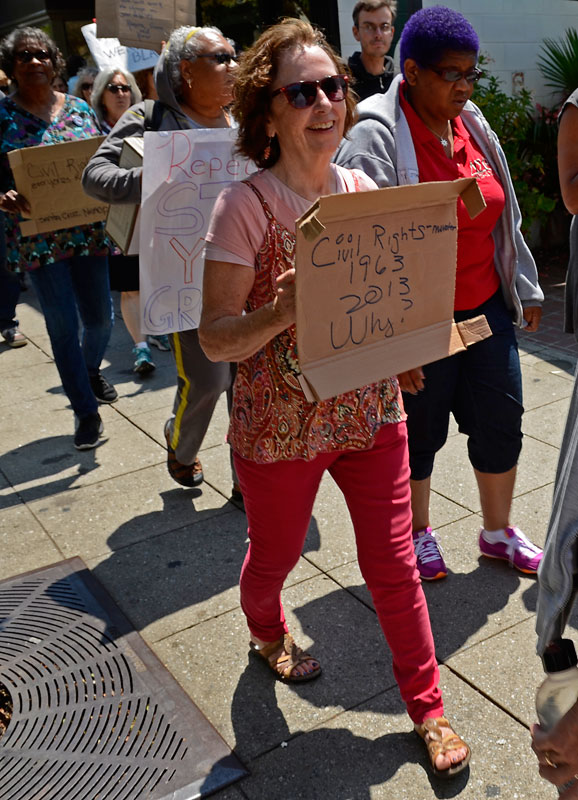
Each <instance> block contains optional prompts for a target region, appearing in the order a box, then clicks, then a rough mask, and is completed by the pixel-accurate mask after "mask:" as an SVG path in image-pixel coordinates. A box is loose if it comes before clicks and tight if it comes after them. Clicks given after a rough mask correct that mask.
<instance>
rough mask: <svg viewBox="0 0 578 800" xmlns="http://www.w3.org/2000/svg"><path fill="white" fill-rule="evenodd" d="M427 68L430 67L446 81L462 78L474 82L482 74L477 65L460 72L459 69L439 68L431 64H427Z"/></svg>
mask: <svg viewBox="0 0 578 800" xmlns="http://www.w3.org/2000/svg"><path fill="white" fill-rule="evenodd" d="M428 69H431V71H432V72H435V74H436V75H439V76H440V78H443V80H444V81H447V82H448V83H457V82H458V81H461V80H463V79H464V78H465V80H467V82H468V83H475V82H476V81H479V80H480V78H481V77H482V75H483V74H484V73H483V72H482V70H481V69H479V68H478V67H473V68H472V69H469V70H468V71H467V72H461V71H460V70H459V69H439V68H438V67H432V66H429V67H428Z"/></svg>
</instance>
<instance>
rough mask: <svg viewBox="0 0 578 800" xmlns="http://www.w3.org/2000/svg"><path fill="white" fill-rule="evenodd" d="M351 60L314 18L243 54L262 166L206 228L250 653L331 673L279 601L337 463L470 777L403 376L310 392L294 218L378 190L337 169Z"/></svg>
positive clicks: (447, 753)
mask: <svg viewBox="0 0 578 800" xmlns="http://www.w3.org/2000/svg"><path fill="white" fill-rule="evenodd" d="M344 72H345V68H344V65H343V62H342V61H341V60H340V59H339V58H338V56H337V55H336V54H335V53H334V52H333V50H332V49H331V48H330V46H329V45H328V44H327V42H326V41H325V39H324V37H323V35H322V34H321V33H320V32H318V31H316V30H314V29H313V28H312V27H311V26H310V25H309V24H307V23H305V22H301V21H299V20H285V21H284V22H283V23H280V24H278V25H275V26H273V27H272V28H271V29H269V30H268V31H266V32H265V33H264V34H263V35H262V36H261V37H260V38H259V40H258V41H257V42H256V43H255V45H254V46H253V47H252V48H251V49H250V50H249V51H248V52H247V53H246V54H245V55H244V56H243V57H242V59H241V65H240V68H239V71H238V76H237V84H236V92H235V97H236V101H235V104H234V109H233V113H234V114H235V116H236V118H237V119H238V120H239V125H240V129H239V133H240V136H239V150H240V152H241V153H242V154H243V155H246V156H248V157H249V158H253V159H254V160H255V161H256V163H257V165H258V166H260V167H261V168H262V170H261V171H260V172H258V173H257V174H256V175H253V176H251V178H249V179H248V180H247V181H244V182H242V183H238V184H235V185H232V186H230V187H229V188H227V189H225V190H224V192H223V193H222V194H221V195H220V197H219V199H218V200H217V203H216V206H215V210H214V213H213V216H212V219H211V223H210V227H209V233H208V234H207V242H208V247H207V254H206V256H207V260H206V265H205V284H204V301H203V314H202V318H201V326H200V329H199V336H200V341H201V345H202V347H203V348H204V350H205V352H206V353H207V355H208V357H209V358H210V359H212V360H214V361H238V362H239V364H238V371H237V377H236V380H235V384H234V390H233V408H232V411H231V423H230V428H229V442H230V443H231V445H232V447H233V450H234V454H235V467H236V470H237V474H238V477H239V482H240V484H241V490H242V492H243V497H244V500H245V509H246V512H247V518H248V523H249V539H250V545H249V549H248V552H247V556H246V559H245V563H244V565H243V569H242V573H241V605H242V608H243V611H244V612H245V615H246V617H247V621H248V626H249V630H250V633H251V640H250V648H251V650H252V651H253V652H254V653H256V654H258V655H259V656H261V657H262V658H263V659H265V661H266V663H267V664H268V665H269V666H270V667H271V669H272V670H273V671H274V673H275V675H276V676H277V677H279V678H281V679H282V680H285V681H304V680H310V679H312V678H316V677H317V676H318V675H319V674H320V672H321V667H320V665H319V662H318V661H317V660H316V659H315V658H313V656H311V655H309V654H308V653H305V652H304V651H303V650H302V649H301V648H299V647H298V646H297V645H296V644H295V642H294V641H293V639H292V637H291V635H290V634H289V633H288V630H287V625H286V623H285V616H284V612H283V607H282V604H281V599H280V592H281V589H282V586H283V583H284V581H285V579H286V577H287V575H288V574H289V572H290V571H291V570H292V569H293V567H294V566H295V564H296V563H297V561H298V559H299V557H300V555H301V551H302V548H303V543H304V540H305V536H306V533H307V529H308V526H309V520H310V518H311V511H312V507H313V503H314V500H315V496H316V494H317V489H318V487H319V483H320V481H321V478H322V476H323V473H324V472H325V471H326V470H327V471H328V472H329V473H330V475H331V476H332V477H333V478H334V480H335V481H336V483H337V484H338V486H339V487H340V489H341V491H342V492H343V494H344V496H345V499H346V501H347V505H348V507H349V511H350V513H351V518H352V521H353V526H354V529H355V536H356V541H357V550H358V558H359V566H360V568H361V571H362V573H363V576H364V578H365V580H366V582H367V585H368V588H369V590H370V592H371V594H372V597H373V601H374V604H375V608H376V611H377V614H378V617H379V621H380V623H381V626H382V629H383V632H384V634H385V636H386V638H387V640H388V642H389V645H390V647H391V650H392V653H393V664H394V673H395V677H396V679H397V681H398V684H399V687H400V691H401V694H402V696H403V699H404V701H405V703H406V706H407V709H408V712H409V715H410V716H411V718H412V720H413V722H414V723H415V727H416V730H418V732H419V733H420V735H421V736H422V737H423V738H424V739H426V742H427V744H428V749H429V750H430V758H431V762H432V767H433V769H434V771H436V773H438V774H441V775H443V776H449V775H452V774H455V773H456V772H458V771H460V770H462V769H463V768H464V767H465V765H466V764H467V762H468V760H469V748H468V747H467V745H465V744H464V742H463V741H462V740H461V739H460V738H459V737H457V736H456V734H455V733H454V732H453V731H452V729H451V726H450V724H449V723H448V722H447V720H446V719H445V718H444V717H443V716H442V715H443V703H442V697H441V692H440V689H439V687H438V681H439V673H438V668H437V664H436V659H435V653H434V646H433V639H432V634H431V628H430V622H429V616H428V611H427V606H426V602H425V598H424V595H423V591H422V588H421V584H420V580H419V575H418V573H417V570H416V561H415V555H414V553H413V546H412V540H411V507H410V491H409V467H408V457H407V435H406V428H405V421H404V415H403V409H402V406H401V402H400V395H399V387H398V385H397V380H396V379H395V378H389V379H387V380H383V381H380V382H379V383H375V384H372V385H369V386H364V387H361V388H360V389H358V390H356V391H351V392H347V393H345V394H342V395H339V396H337V397H334V398H331V399H330V400H325V401H323V402H319V403H309V402H307V400H306V399H305V397H304V395H303V392H302V390H301V388H300V384H299V380H298V375H299V366H298V364H299V359H298V353H297V351H296V336H295V283H294V280H295V270H294V251H295V232H294V231H295V219H296V218H297V217H299V216H300V215H301V214H302V213H303V212H304V211H305V210H306V209H307V208H308V207H309V205H310V204H311V203H312V202H313V201H314V200H316V199H317V198H318V197H319V196H320V195H324V194H331V193H342V192H355V191H364V190H368V189H374V188H375V184H374V183H373V181H371V179H368V178H367V176H366V175H365V174H364V173H362V172H360V171H358V170H348V169H343V168H341V167H338V166H335V165H332V164H331V157H332V155H333V153H334V152H335V149H336V147H337V145H338V144H339V142H340V140H341V137H342V136H343V135H344V134H345V133H347V130H348V129H349V128H350V127H351V125H352V124H353V121H354V113H355V99H354V97H353V96H352V95H351V94H350V93H349V92H348V81H349V79H348V76H347V75H345V74H344Z"/></svg>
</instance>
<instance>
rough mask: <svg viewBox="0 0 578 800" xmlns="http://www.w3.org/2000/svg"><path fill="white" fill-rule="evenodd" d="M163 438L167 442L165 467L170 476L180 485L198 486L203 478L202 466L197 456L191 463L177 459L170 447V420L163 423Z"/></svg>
mask: <svg viewBox="0 0 578 800" xmlns="http://www.w3.org/2000/svg"><path fill="white" fill-rule="evenodd" d="M165 439H166V442H167V469H168V471H169V475H170V476H171V478H172V479H173V480H174V481H176V482H177V483H179V484H180V485H181V486H187V487H189V488H192V487H193V486H199V484H201V483H202V482H203V480H204V475H203V467H202V464H201V462H200V460H199V459H198V458H195V460H194V461H193V463H192V464H182V463H181V462H180V461H177V456H176V454H175V451H174V450H173V448H172V447H171V431H170V420H169V419H168V420H167V421H166V423H165Z"/></svg>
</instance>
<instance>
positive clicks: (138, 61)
mask: <svg viewBox="0 0 578 800" xmlns="http://www.w3.org/2000/svg"><path fill="white" fill-rule="evenodd" d="M81 31H82V34H83V36H84V38H85V41H86V44H87V46H88V49H89V50H90V55H91V56H92V57H93V59H94V63H95V64H96V66H97V67H98V69H108V68H109V67H112V68H113V69H120V70H128V71H129V72H138V71H139V70H141V69H149V68H151V67H154V66H155V64H156V63H157V61H158V60H159V55H158V53H155V51H154V50H143V49H142V48H136V47H125V46H124V45H122V44H121V43H120V42H119V40H118V39H115V38H112V39H99V38H98V37H97V35H96V23H95V22H91V23H90V25H83V27H82V28H81Z"/></svg>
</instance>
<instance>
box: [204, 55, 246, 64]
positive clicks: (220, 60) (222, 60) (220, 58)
mask: <svg viewBox="0 0 578 800" xmlns="http://www.w3.org/2000/svg"><path fill="white" fill-rule="evenodd" d="M197 58H212V59H213V61H215V62H216V63H217V64H227V65H228V64H230V63H231V61H236V60H237V56H236V55H233V53H200V54H199V55H198V56H197Z"/></svg>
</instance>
